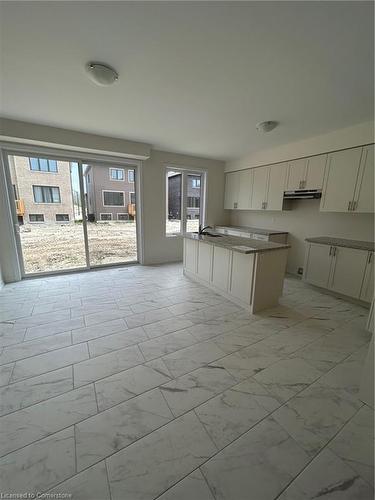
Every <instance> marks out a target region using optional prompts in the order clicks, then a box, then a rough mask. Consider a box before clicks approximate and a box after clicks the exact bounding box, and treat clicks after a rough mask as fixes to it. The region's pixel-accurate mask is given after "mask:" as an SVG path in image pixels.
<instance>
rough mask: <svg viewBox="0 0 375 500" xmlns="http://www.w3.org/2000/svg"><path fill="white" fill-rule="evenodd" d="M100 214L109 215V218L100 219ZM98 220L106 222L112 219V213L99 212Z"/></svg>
mask: <svg viewBox="0 0 375 500" xmlns="http://www.w3.org/2000/svg"><path fill="white" fill-rule="evenodd" d="M102 215H110V216H111V218H110V219H102ZM99 221H100V222H108V221H111V222H112V221H113V214H112V212H100V214H99Z"/></svg>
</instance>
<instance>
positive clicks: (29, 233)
mask: <svg viewBox="0 0 375 500" xmlns="http://www.w3.org/2000/svg"><path fill="white" fill-rule="evenodd" d="M7 158H8V162H7V163H8V166H9V176H8V187H9V192H10V198H12V199H13V202H14V206H13V208H14V209H13V210H12V215H13V218H14V220H15V224H14V227H15V236H16V242H17V246H18V250H19V252H18V253H19V255H20V260H21V262H20V264H21V270H22V275H23V276H30V275H35V274H36V275H38V274H50V273H58V272H63V271H70V270H80V269H89V268H93V267H98V266H106V265H114V264H126V263H130V262H132V263H133V262H137V261H138V252H137V223H136V219H137V210H136V194H135V193H136V174H137V166H136V165H131V164H129V165H128V164H122V163H119V164H118V165H117V164H112V163H106V162H102V163H94V162H88V161H86V162H82V161H72V160H71V159H61V158H55V157H53V156H49V155H44V154H34V153H33V154H23V153H22V154H9V155H8V156H7Z"/></svg>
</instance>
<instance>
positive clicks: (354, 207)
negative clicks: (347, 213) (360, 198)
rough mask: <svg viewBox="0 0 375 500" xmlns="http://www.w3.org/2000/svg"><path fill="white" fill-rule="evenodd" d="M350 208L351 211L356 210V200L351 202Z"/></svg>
mask: <svg viewBox="0 0 375 500" xmlns="http://www.w3.org/2000/svg"><path fill="white" fill-rule="evenodd" d="M352 210H353V211H355V210H357V202H356V201H353V203H352Z"/></svg>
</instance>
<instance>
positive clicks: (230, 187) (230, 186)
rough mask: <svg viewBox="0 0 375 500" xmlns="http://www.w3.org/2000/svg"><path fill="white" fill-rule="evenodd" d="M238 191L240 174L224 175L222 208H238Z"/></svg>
mask: <svg viewBox="0 0 375 500" xmlns="http://www.w3.org/2000/svg"><path fill="white" fill-rule="evenodd" d="M239 189H240V173H239V172H230V173H229V174H226V178H225V198H224V208H227V209H233V208H237V207H238V195H239Z"/></svg>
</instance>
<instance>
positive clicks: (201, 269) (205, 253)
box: [197, 241, 213, 281]
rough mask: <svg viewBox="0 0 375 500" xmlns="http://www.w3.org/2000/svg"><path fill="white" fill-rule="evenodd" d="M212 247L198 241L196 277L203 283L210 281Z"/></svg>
mask: <svg viewBox="0 0 375 500" xmlns="http://www.w3.org/2000/svg"><path fill="white" fill-rule="evenodd" d="M212 250H213V246H212V245H209V244H207V243H203V242H202V241H199V243H198V265H197V272H198V275H199V276H200V277H201V278H202V279H203V280H204V281H210V280H211V258H212Z"/></svg>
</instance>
